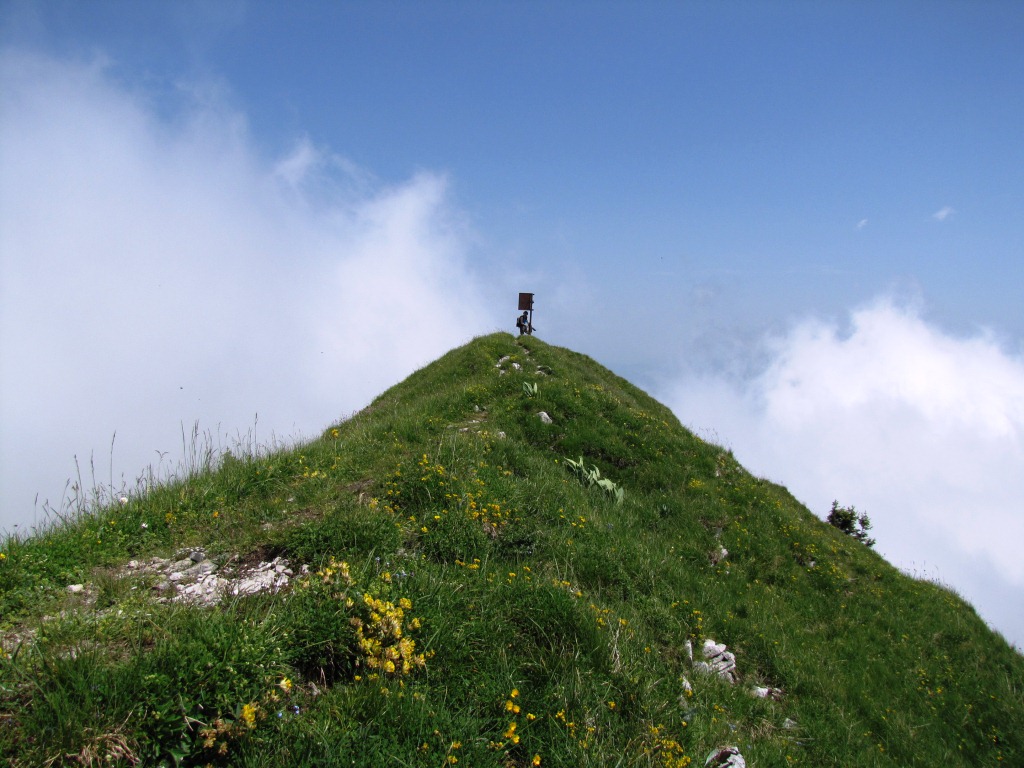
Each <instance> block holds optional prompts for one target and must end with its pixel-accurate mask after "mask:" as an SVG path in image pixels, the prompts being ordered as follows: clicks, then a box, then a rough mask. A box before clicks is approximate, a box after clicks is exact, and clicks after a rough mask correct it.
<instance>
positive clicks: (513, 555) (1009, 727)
mask: <svg viewBox="0 0 1024 768" xmlns="http://www.w3.org/2000/svg"><path fill="white" fill-rule="evenodd" d="M506 356H507V357H508V358H509V359H508V360H506V361H505V362H504V363H502V365H501V369H499V368H497V367H496V365H497V364H498V362H499V360H501V359H502V358H504V357H506ZM512 363H518V365H519V366H520V367H519V368H518V369H517V368H515V367H514V366H513V365H512ZM500 370H504V371H505V372H504V373H500ZM524 385H527V386H524ZM540 411H545V412H547V413H548V414H550V416H551V417H552V419H553V423H552V424H544V423H543V422H542V421H541V420H540V418H539V417H538V416H537V414H538V412H540ZM193 455H194V456H198V457H199V458H198V460H195V461H193V462H192V463H191V464H190V465H189V466H188V467H187V470H186V471H183V472H181V473H179V475H178V476H177V477H173V478H168V479H166V480H165V481H164V482H162V483H159V484H155V485H152V486H150V487H148V488H147V489H146V490H139V491H137V492H135V493H131V494H128V501H127V503H125V504H121V503H120V502H119V501H117V500H116V499H114V500H113V503H105V502H103V501H102V500H103V499H104V498H105V495H104V494H102V493H101V494H97V498H98V499H99V501H98V502H97V503H93V504H91V505H89V508H88V509H87V510H83V509H78V510H77V512H78V513H77V514H74V515H70V516H68V517H67V519H65V520H64V521H62V522H61V523H60V524H59V525H56V526H53V527H51V528H48V529H46V530H43V531H40V532H38V533H36V534H35V535H33V536H14V537H10V538H8V539H7V540H6V541H4V542H3V544H2V548H0V551H2V558H0V632H2V633H3V634H4V636H5V637H6V638H7V639H6V640H5V643H4V648H5V651H4V653H3V656H2V659H0V721H2V724H0V754H2V755H3V757H4V758H5V759H6V760H7V761H8V762H9V763H10V764H11V765H14V766H35V765H43V764H50V765H60V764H67V765H81V764H86V765H90V764H91V765H133V764H142V765H161V764H163V765H168V766H169V765H175V764H180V765H206V764H213V765H239V766H275V765H365V766H376V765H411V766H444V765H455V764H456V763H459V764H462V765H471V766H529V765H532V764H534V761H535V760H536V759H539V761H540V764H541V765H544V766H578V765H583V766H587V765H592V766H606V765H631V766H632V765H635V766H685V765H687V764H689V763H690V762H691V761H692V763H693V764H694V765H703V763H704V759H705V757H706V756H707V755H708V753H709V752H711V751H712V750H713V749H715V748H717V747H721V746H725V745H737V746H739V747H740V748H741V750H742V752H743V754H744V756H745V758H746V759H747V763H748V765H772V766H775V765H807V766H814V765H822V764H826V765H843V766H908V765H913V766H934V765H964V766H967V765H997V764H1000V763H1002V764H1004V765H1021V764H1024V702H1022V690H1024V659H1022V657H1021V656H1020V655H1019V654H1017V653H1016V652H1015V651H1014V650H1013V649H1012V648H1011V647H1010V646H1009V645H1008V644H1007V643H1006V642H1005V641H1004V640H1003V639H1002V638H1001V637H999V636H998V635H996V634H995V633H993V632H991V631H990V630H989V629H988V628H987V627H986V626H985V625H984V623H983V622H982V621H981V620H980V619H979V618H978V616H977V614H976V613H975V612H974V610H973V609H972V608H971V607H970V606H969V605H967V604H966V603H965V602H964V601H962V600H961V599H960V598H959V597H958V596H957V595H955V594H954V593H952V592H951V591H949V590H947V589H945V588H943V587H941V586H938V585H936V584H933V583H930V582H927V581H918V580H914V579H912V578H910V577H908V576H906V575H904V574H901V573H900V572H898V571H897V570H896V569H894V568H893V567H892V566H890V565H889V564H888V563H886V562H885V561H884V560H883V559H882V558H880V557H879V556H878V555H877V554H876V553H874V552H873V551H871V550H870V549H868V548H867V547H865V546H863V545H862V544H860V543H859V542H858V541H856V540H854V539H853V538H851V537H849V536H844V535H843V534H842V533H840V532H839V531H838V530H836V529H835V528H833V527H832V526H829V525H827V524H825V523H824V522H822V521H820V520H818V519H817V518H816V517H815V516H814V515H812V514H811V513H810V512H809V511H808V510H807V509H805V508H803V507H802V506H801V505H800V504H799V503H797V502H796V501H795V500H794V499H793V497H792V496H791V495H790V494H789V493H788V492H786V490H785V489H784V488H781V487H779V486H776V485H773V484H771V483H768V482H765V481H763V480H760V479H758V478H755V477H752V476H751V475H750V474H749V473H747V472H746V471H745V470H744V469H743V468H742V467H741V466H739V465H738V464H737V462H736V461H735V460H734V459H733V457H732V456H731V454H730V453H729V452H728V451H725V450H723V449H722V448H720V447H718V446H715V445H712V444H710V443H707V442H705V441H703V440H701V439H700V438H698V437H696V436H694V435H693V434H691V433H690V432H688V431H687V430H685V429H683V428H682V427H681V426H680V424H679V423H678V421H677V420H676V419H675V417H674V416H673V415H672V414H671V413H670V412H669V411H668V409H666V408H665V407H664V406H662V405H661V404H659V403H657V402H656V401H654V400H653V399H651V398H650V397H649V396H648V395H646V394H645V393H643V392H641V391H640V390H638V389H636V388H635V387H633V386H632V385H630V384H629V383H628V382H626V381H624V380H622V379H620V378H619V377H617V376H615V375H614V374H612V373H610V372H609V371H607V370H605V369H604V368H602V367H601V366H599V365H597V364H596V363H595V362H594V361H592V360H590V359H589V358H587V357H584V356H582V355H578V354H575V353H573V352H571V351H568V350H565V349H559V348H557V347H552V346H549V345H547V344H545V343H543V342H541V341H540V340H538V339H535V338H531V337H525V338H522V339H518V340H517V339H514V338H512V337H511V336H509V335H507V334H494V335H491V336H486V337H482V338H479V339H476V340H474V341H473V342H471V343H470V344H468V345H466V346H465V347H462V348H460V349H456V350H453V351H452V352H450V353H448V354H446V355H445V356H443V357H442V358H441V359H439V360H438V361H436V362H435V363H433V364H431V365H430V366H428V367H426V368H424V369H422V370H420V371H418V372H416V373H415V374H413V375H412V376H410V377H409V378H408V379H407V380H406V381H404V382H402V383H401V384H399V385H397V386H395V387H393V388H392V389H390V390H388V391H387V392H385V393H384V394H382V395H381V396H380V397H379V398H377V399H376V400H375V401H374V402H373V403H372V405H371V406H369V407H368V408H366V409H365V410H364V411H362V412H360V413H358V414H356V415H354V416H353V417H352V418H350V419H348V420H346V421H344V422H342V423H338V424H336V425H332V426H330V427H329V428H328V429H326V430H325V431H324V433H323V435H321V436H320V437H319V438H317V439H315V440H311V441H309V442H307V443H305V444H303V445H300V446H297V447H294V448H288V449H283V448H276V449H262V448H253V449H249V450H241V451H236V452H235V453H234V454H227V455H224V456H219V455H217V454H216V452H214V451H210V450H208V449H205V448H202V447H199V448H196V449H195V450H194V451H193ZM567 459H571V460H572V461H573V462H579V461H580V460H581V459H582V461H583V462H584V465H585V467H586V468H587V470H588V471H590V470H591V469H592V468H596V469H597V470H598V471H599V473H600V477H602V478H607V479H608V480H609V481H610V482H611V483H613V484H614V487H617V488H621V489H623V491H624V493H623V496H622V500H621V503H620V502H619V501H618V500H617V498H616V496H615V495H614V494H613V493H610V492H606V491H605V490H603V489H602V488H601V487H599V486H597V485H590V484H589V483H588V482H587V480H586V477H585V475H583V474H582V473H581V472H579V471H576V470H574V469H573V466H572V465H571V464H569V463H568V462H567ZM199 546H201V547H203V548H205V550H206V551H207V553H208V554H210V555H211V556H212V557H214V558H215V559H218V558H219V559H221V560H226V559H228V558H230V557H232V556H238V557H240V558H242V559H243V560H245V561H254V560H259V559H269V558H271V557H275V556H282V557H286V558H288V560H289V561H290V562H291V563H292V566H293V568H294V570H295V571H296V574H297V578H295V579H294V580H293V582H292V584H291V585H290V587H289V588H287V589H285V590H282V591H281V592H279V593H277V594H269V593H263V594H259V595H253V596H249V597H244V598H233V599H231V600H229V601H226V602H225V603H222V604H221V605H220V606H218V607H215V608H199V607H189V606H182V605H176V604H175V605H170V604H163V603H159V602H157V601H156V600H155V598H154V596H153V592H152V591H151V590H150V589H149V586H150V583H149V582H147V580H146V577H145V576H139V575H132V572H128V571H126V570H125V569H124V568H123V566H124V563H125V562H126V561H127V560H129V559H133V558H134V559H143V558H148V557H150V556H154V555H160V556H165V557H166V556H170V555H172V554H173V553H175V552H177V551H179V550H181V549H183V548H187V547H199ZM723 547H724V548H725V549H726V550H727V551H728V556H727V557H725V558H722V557H721V556H720V550H721V548H723ZM302 564H305V565H308V566H309V569H308V573H307V574H305V575H299V566H300V565H302ZM79 583H81V584H84V585H86V589H85V591H84V592H82V593H80V594H69V593H68V591H67V589H66V587H67V585H69V584H79ZM706 638H712V639H714V640H716V641H717V642H724V643H727V644H728V646H729V648H730V650H731V651H733V652H734V653H735V654H736V657H737V663H738V669H739V675H740V681H739V683H738V684H736V685H730V684H728V683H726V682H724V681H722V680H719V679H717V678H707V677H702V676H700V675H699V674H698V673H696V672H695V671H694V669H693V668H692V666H691V664H690V662H689V660H688V658H687V655H686V651H685V647H686V642H687V641H690V642H691V643H692V644H693V646H694V647H695V648H696V649H697V653H698V656H699V649H700V647H701V642H702V641H703V640H704V639H706ZM19 641H20V642H19ZM389 664H390V666H389ZM687 685H689V686H690V688H691V690H690V691H687ZM754 685H765V686H772V687H776V688H779V689H781V690H782V691H783V694H782V696H781V699H780V700H778V701H775V700H771V699H762V698H757V697H754V696H752V695H751V693H750V690H751V688H752V687H753V686H754ZM513 726H514V727H513Z"/></svg>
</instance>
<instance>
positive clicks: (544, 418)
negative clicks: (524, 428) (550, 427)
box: [537, 411, 554, 424]
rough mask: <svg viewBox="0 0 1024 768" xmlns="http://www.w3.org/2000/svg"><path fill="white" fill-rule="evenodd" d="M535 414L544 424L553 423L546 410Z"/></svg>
mask: <svg viewBox="0 0 1024 768" xmlns="http://www.w3.org/2000/svg"><path fill="white" fill-rule="evenodd" d="M537 415H538V416H540V420H541V421H542V422H544V423H545V424H553V423H554V421H553V420H552V419H551V417H550V416H548V414H547V411H541V412H540V413H538V414H537Z"/></svg>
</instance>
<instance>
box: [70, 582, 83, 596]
mask: <svg viewBox="0 0 1024 768" xmlns="http://www.w3.org/2000/svg"><path fill="white" fill-rule="evenodd" d="M84 589H85V585H84V584H68V592H70V593H71V594H72V595H77V594H78V593H79V592H82V591H83V590H84Z"/></svg>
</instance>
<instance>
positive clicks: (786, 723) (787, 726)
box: [782, 717, 797, 731]
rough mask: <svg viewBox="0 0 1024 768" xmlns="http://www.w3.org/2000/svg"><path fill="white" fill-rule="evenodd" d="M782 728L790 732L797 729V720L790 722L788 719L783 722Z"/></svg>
mask: <svg viewBox="0 0 1024 768" xmlns="http://www.w3.org/2000/svg"><path fill="white" fill-rule="evenodd" d="M782 727H783V728H785V729H786V730H788V731H791V730H793V729H794V728H796V727H797V724H796V720H790V719H789V718H788V717H787V718H786V719H785V720H783V721H782Z"/></svg>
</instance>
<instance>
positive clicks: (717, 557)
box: [711, 546, 729, 565]
mask: <svg viewBox="0 0 1024 768" xmlns="http://www.w3.org/2000/svg"><path fill="white" fill-rule="evenodd" d="M728 556H729V550H728V549H726V548H725V547H723V546H719V547H718V551H717V552H712V553H711V564H712V565H718V564H719V563H720V562H722V561H723V560H725V558H727V557H728Z"/></svg>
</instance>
